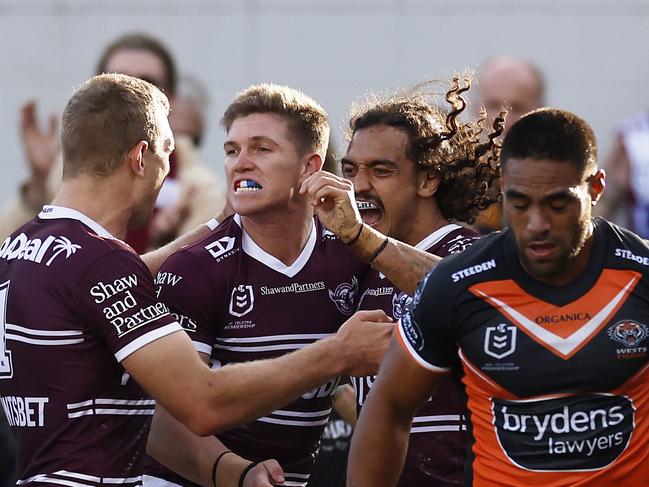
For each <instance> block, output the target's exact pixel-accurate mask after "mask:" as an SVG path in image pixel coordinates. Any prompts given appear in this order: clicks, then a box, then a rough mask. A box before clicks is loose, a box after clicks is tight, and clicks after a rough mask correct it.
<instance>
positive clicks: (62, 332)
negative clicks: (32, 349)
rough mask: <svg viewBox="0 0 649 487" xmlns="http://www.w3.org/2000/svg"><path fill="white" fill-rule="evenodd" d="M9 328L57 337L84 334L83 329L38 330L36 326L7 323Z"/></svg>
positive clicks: (28, 333) (27, 333) (30, 333)
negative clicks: (27, 326) (29, 326)
mask: <svg viewBox="0 0 649 487" xmlns="http://www.w3.org/2000/svg"><path fill="white" fill-rule="evenodd" d="M7 330H11V331H19V332H21V333H24V334H25V335H33V336H41V337H55V336H68V337H69V336H79V335H83V332H82V331H81V330H37V329H35V328H26V327H24V326H19V325H12V324H10V323H7Z"/></svg>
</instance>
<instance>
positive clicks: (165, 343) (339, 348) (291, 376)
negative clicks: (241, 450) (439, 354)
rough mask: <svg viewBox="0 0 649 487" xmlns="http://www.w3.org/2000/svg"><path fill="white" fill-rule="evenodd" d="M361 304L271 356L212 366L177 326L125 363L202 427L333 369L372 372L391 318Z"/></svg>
mask: <svg viewBox="0 0 649 487" xmlns="http://www.w3.org/2000/svg"><path fill="white" fill-rule="evenodd" d="M389 321H390V320H389V318H388V317H387V316H386V315H385V313H383V312H382V311H360V312H358V313H356V314H355V315H354V316H352V317H351V318H350V319H349V320H347V322H346V323H345V324H344V325H343V326H342V327H341V328H340V330H339V331H338V333H336V334H335V335H333V336H331V337H328V338H325V339H323V340H320V341H318V342H316V343H314V344H311V345H309V346H308V347H305V348H303V349H301V350H298V351H296V352H292V353H290V354H287V355H284V356H282V357H278V358H276V359H272V360H259V361H254V362H246V363H241V364H233V365H228V366H225V367H222V368H220V369H217V370H210V369H209V368H208V367H207V365H205V364H204V363H203V362H202V361H201V360H200V358H199V356H198V354H197V353H196V350H195V349H194V346H193V345H192V343H191V341H190V340H189V337H188V336H187V334H185V333H181V332H176V333H172V334H170V335H167V336H164V337H162V338H159V339H158V340H155V341H154V342H152V343H150V344H148V345H146V346H144V347H142V348H140V349H138V350H137V351H136V352H133V353H132V354H131V355H129V356H128V357H127V358H125V359H124V360H123V362H122V364H123V365H124V368H125V369H126V370H127V371H128V372H129V373H130V374H131V375H132V376H133V377H134V378H135V380H136V381H137V382H138V383H139V384H141V385H142V387H143V388H144V389H145V390H146V391H148V392H149V393H150V394H151V395H152V396H153V397H154V398H155V399H156V400H158V401H159V402H160V404H162V406H163V407H164V408H165V409H166V410H167V411H169V412H170V413H171V414H172V415H173V416H174V417H175V418H177V419H178V420H180V421H181V422H182V423H183V424H185V425H186V426H187V427H188V428H189V429H190V430H191V431H193V432H194V433H196V434H199V435H208V434H212V433H214V432H216V431H222V430H226V429H229V428H232V427H234V426H237V425H239V424H243V423H246V422H249V421H251V420H253V419H256V418H259V417H260V416H263V415H264V414H267V413H268V412H270V411H273V410H275V409H278V408H280V407H282V406H283V405H285V404H286V403H287V402H290V401H292V400H293V399H295V398H297V397H299V396H300V395H302V394H304V393H305V392H308V391H309V390H311V389H313V388H314V387H317V386H319V385H321V384H323V383H324V382H326V381H327V380H329V379H331V378H333V377H337V376H339V375H359V376H363V375H369V374H372V373H375V372H376V370H377V369H378V366H379V364H380V362H381V358H382V357H383V354H384V353H385V349H386V347H387V343H388V341H389V337H390V336H391V334H392V331H393V329H394V325H393V324H392V323H391V322H389Z"/></svg>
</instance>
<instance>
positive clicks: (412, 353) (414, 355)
mask: <svg viewBox="0 0 649 487" xmlns="http://www.w3.org/2000/svg"><path fill="white" fill-rule="evenodd" d="M397 333H399V337H400V338H401V340H400V341H401V342H402V343H403V344H404V346H405V352H406V353H407V354H408V355H410V357H411V358H412V359H413V360H414V361H415V362H417V363H418V364H419V365H421V366H422V367H423V368H424V369H426V370H430V371H431V372H435V373H437V374H441V373H445V372H448V371H449V370H451V368H450V367H438V366H436V365H433V364H431V363H428V362H427V361H426V360H424V359H423V358H421V356H420V355H419V354H418V353H417V351H416V350H415V349H414V348H413V347H412V345H411V344H410V342H409V341H408V338H407V337H406V334H405V332H404V331H403V328H402V326H401V320H399V322H398V323H397ZM401 348H404V347H401Z"/></svg>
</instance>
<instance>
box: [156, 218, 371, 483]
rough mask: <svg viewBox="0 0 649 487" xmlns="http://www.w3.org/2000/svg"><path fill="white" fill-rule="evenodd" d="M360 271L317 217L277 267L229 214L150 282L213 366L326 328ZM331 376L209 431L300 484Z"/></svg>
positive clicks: (305, 341)
mask: <svg viewBox="0 0 649 487" xmlns="http://www.w3.org/2000/svg"><path fill="white" fill-rule="evenodd" d="M368 270H369V267H368V266H367V265H366V264H363V263H362V262H361V261H360V260H359V259H358V258H357V257H356V256H355V255H354V254H353V253H352V252H351V251H350V250H349V249H348V248H347V247H346V246H345V245H344V244H342V243H341V242H340V241H339V240H337V239H336V238H335V237H334V235H333V234H332V233H331V232H329V231H327V230H326V229H325V228H324V227H323V226H322V225H321V224H320V223H319V222H318V221H317V219H314V224H313V229H312V231H311V234H310V235H309V238H308V241H307V243H306V246H305V248H304V249H303V251H302V253H301V254H300V256H299V257H298V258H297V260H296V261H295V262H294V263H293V264H292V265H290V266H287V265H285V264H283V263H282V262H280V261H279V260H277V259H276V258H275V257H273V256H271V255H270V254H268V253H266V252H265V251H264V250H262V249H261V248H260V247H259V246H258V245H257V244H256V243H255V242H254V241H253V240H252V239H251V238H250V237H249V236H248V235H247V234H246V233H245V232H243V231H242V227H241V219H240V217H239V216H238V215H235V216H234V217H231V218H228V219H226V220H225V221H224V222H223V223H222V224H221V225H220V226H219V227H218V228H216V229H215V230H214V231H213V232H212V233H210V235H209V236H208V237H206V238H205V239H203V240H202V241H200V242H198V243H196V244H195V245H192V246H190V247H188V248H186V249H183V250H181V251H180V252H178V253H176V254H174V255H173V256H171V257H170V258H169V259H168V260H167V261H166V262H165V264H164V265H163V266H162V268H161V270H160V272H159V274H158V277H157V279H156V283H158V284H159V286H160V287H159V297H160V299H161V300H163V301H164V302H165V303H166V304H168V306H169V307H170V308H171V310H172V312H173V313H174V314H175V315H176V318H177V319H178V321H179V323H181V324H182V325H183V327H184V328H185V330H186V331H187V332H188V333H189V335H190V337H191V338H192V340H193V341H194V344H195V345H196V348H197V349H198V350H199V351H201V352H203V353H211V355H212V361H213V363H214V364H215V365H214V366H216V367H220V366H224V365H227V364H231V363H237V362H246V361H250V360H257V359H266V358H273V357H278V356H280V355H283V354H286V353H288V352H291V351H293V350H297V349H300V348H302V347H305V346H307V345H309V344H310V343H313V342H314V341H316V340H318V339H321V338H324V337H327V336H329V335H331V334H333V333H335V332H336V331H337V330H338V328H339V327H340V325H341V324H342V323H343V322H344V321H345V320H346V319H347V318H348V317H349V316H350V315H351V314H353V312H354V311H355V309H354V308H355V306H354V303H355V300H356V298H357V293H358V283H359V282H360V280H361V279H362V277H363V276H364V275H365V274H366V273H367V271H368ZM337 382H338V380H337V379H335V380H332V381H330V382H329V383H326V384H323V385H322V386H320V387H316V388H315V389H314V390H313V391H310V392H309V393H307V394H304V396H302V397H301V398H300V399H298V400H296V401H294V402H292V403H290V404H287V405H286V406H285V407H283V408H282V409H280V410H278V411H274V412H272V413H271V414H268V415H267V416H264V417H262V418H259V419H258V420H257V421H254V422H252V423H249V424H245V425H243V426H241V427H239V428H235V429H232V430H230V431H227V432H224V433H222V434H219V435H218V437H219V439H220V440H221V441H223V443H225V444H226V445H227V446H228V448H230V449H232V450H233V451H235V452H236V453H237V454H239V455H241V456H243V457H245V458H248V459H251V460H264V459H267V458H276V459H277V460H278V461H279V462H280V464H281V465H282V467H283V469H284V471H285V477H286V480H287V483H286V484H285V485H292V486H303V485H306V483H307V480H308V477H309V472H310V471H311V468H312V465H313V461H314V455H315V452H316V450H317V447H318V443H319V439H320V435H321V433H322V431H323V429H324V427H325V425H326V423H327V419H328V417H329V413H330V412H331V395H332V393H333V391H334V389H335V386H336V384H337ZM250 400H254V398H251V399H250ZM158 475H159V474H158ZM165 478H168V479H169V480H173V481H175V482H177V479H174V478H173V477H172V478H169V477H166V476H165Z"/></svg>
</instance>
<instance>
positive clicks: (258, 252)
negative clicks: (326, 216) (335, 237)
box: [234, 214, 317, 277]
mask: <svg viewBox="0 0 649 487" xmlns="http://www.w3.org/2000/svg"><path fill="white" fill-rule="evenodd" d="M234 221H235V222H236V224H237V225H239V227H241V248H242V249H243V251H244V252H245V253H246V254H248V255H249V256H250V257H252V258H253V259H255V260H257V261H259V262H261V263H262V264H264V265H265V266H267V267H270V268H271V269H273V270H274V271H277V272H279V273H280V274H284V275H285V276H287V277H294V276H295V275H296V274H297V273H298V272H300V271H301V270H302V269H303V268H304V266H305V265H306V264H307V262H309V259H310V258H311V254H313V249H314V248H315V244H316V239H317V235H316V233H317V232H316V231H315V227H316V225H315V221H314V220H313V219H312V220H311V231H310V232H309V237H308V238H307V241H306V245H304V248H303V249H302V252H300V255H299V256H298V258H297V259H295V262H293V263H292V264H291V265H286V264H284V262H282V261H281V260H279V259H278V258H277V257H275V256H273V255H271V254H269V253H268V252H266V251H265V250H264V249H262V248H261V247H260V246H259V245H257V244H256V243H255V241H254V240H253V239H252V238H251V237H250V235H248V234H247V233H246V230H245V229H244V228H243V225H242V224H241V216H240V215H238V214H236V215H234Z"/></svg>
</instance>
